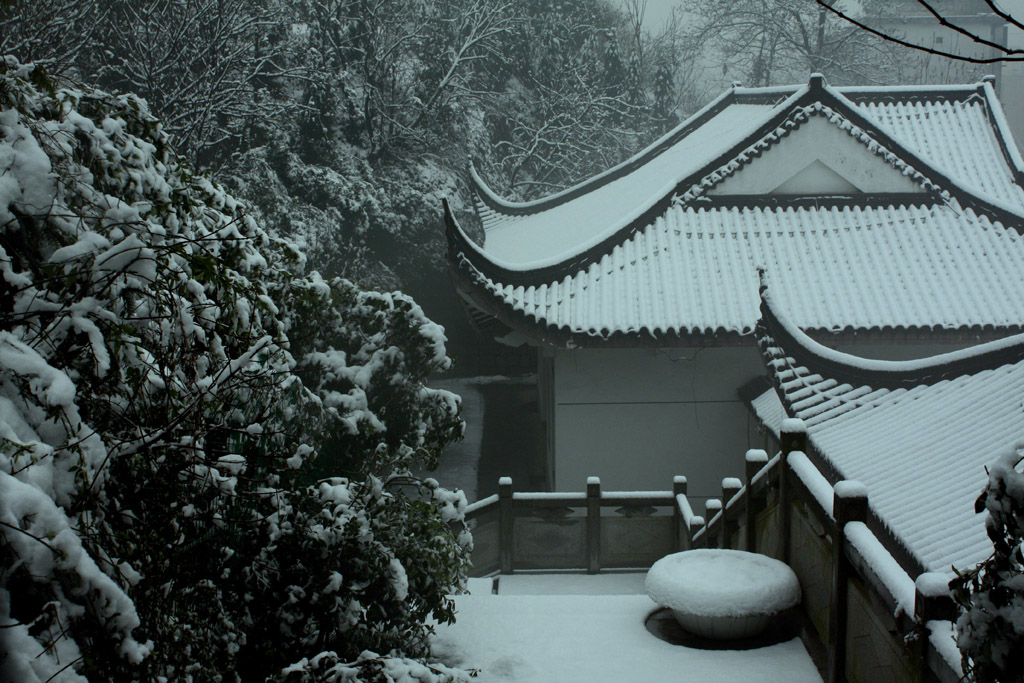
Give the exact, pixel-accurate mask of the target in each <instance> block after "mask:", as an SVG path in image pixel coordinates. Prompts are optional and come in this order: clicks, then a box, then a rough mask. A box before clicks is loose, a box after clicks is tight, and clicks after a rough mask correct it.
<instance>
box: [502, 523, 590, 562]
mask: <svg viewBox="0 0 1024 683" xmlns="http://www.w3.org/2000/svg"><path fill="white" fill-rule="evenodd" d="M512 538H513V542H512V566H513V568H514V569H583V568H586V566H587V543H586V542H587V520H586V518H585V517H562V518H559V519H542V518H539V517H527V516H521V517H520V516H517V517H516V518H515V520H514V522H513V528H512Z"/></svg>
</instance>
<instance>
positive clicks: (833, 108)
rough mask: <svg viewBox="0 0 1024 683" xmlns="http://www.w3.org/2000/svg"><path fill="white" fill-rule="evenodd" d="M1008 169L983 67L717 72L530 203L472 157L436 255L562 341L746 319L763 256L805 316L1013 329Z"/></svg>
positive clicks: (1016, 206)
mask: <svg viewBox="0 0 1024 683" xmlns="http://www.w3.org/2000/svg"><path fill="white" fill-rule="evenodd" d="M1022 169H1024V161H1022V160H1021V157H1020V155H1019V154H1018V152H1017V150H1016V147H1015V145H1014V144H1013V141H1012V139H1011V138H1010V135H1009V133H1008V128H1007V125H1006V123H1005V119H1004V118H1003V114H1002V110H1001V108H1000V106H999V103H998V102H997V100H996V98H995V93H994V91H993V89H992V87H991V84H989V83H987V82H986V83H980V84H977V85H971V86H948V87H946V86H944V87H902V88H832V87H830V86H828V85H826V84H825V82H824V80H823V79H822V78H820V77H818V76H814V77H812V78H811V80H810V82H809V83H808V84H807V85H805V86H792V87H783V88H756V89H748V88H733V89H732V90H730V91H728V92H726V93H725V94H723V95H722V96H721V97H719V98H718V99H717V100H715V101H714V102H712V103H711V104H710V105H708V106H707V107H705V108H704V109H703V110H702V111H700V112H698V113H697V114H695V115H694V116H693V117H691V118H690V119H689V120H687V121H685V122H683V123H682V124H680V126H678V127H677V128H676V129H675V130H673V131H671V132H670V133H668V134H667V135H665V136H664V137H663V138H661V139H660V140H658V141H657V142H655V143H654V144H653V145H651V146H650V147H649V148H647V149H646V150H644V151H642V152H640V153H639V154H637V155H636V156H634V157H633V158H632V159H629V160H627V161H626V162H624V163H623V164H620V165H619V166H617V167H615V168H613V169H610V170H609V171H607V172H605V173H603V174H601V175H598V176H596V177H594V178H592V179H590V180H588V181H586V182H584V183H582V184H580V185H578V186H576V187H573V188H570V189H568V190H565V191H563V192H560V193H558V194H556V195H553V196H551V197H548V198H545V199H542V200H538V201H533V202H526V203H511V202H506V201H504V200H502V199H500V198H499V197H497V196H496V195H495V194H494V193H493V192H492V191H491V190H490V189H489V188H487V186H486V185H485V184H484V183H483V181H482V180H481V179H480V177H479V175H477V174H476V172H475V171H474V172H473V179H474V185H475V187H474V191H475V196H476V208H477V212H478V214H479V216H480V218H481V220H482V223H483V227H484V233H485V238H484V243H483V246H479V245H477V244H475V243H474V242H473V241H472V240H471V239H469V237H468V236H467V235H466V233H465V232H464V231H463V230H462V228H461V227H460V226H459V225H458V222H457V221H456V219H455V217H454V216H453V215H452V214H451V212H450V211H448V210H447V209H446V220H447V224H448V240H449V263H450V267H451V270H452V273H453V275H454V276H455V279H456V283H457V286H458V288H459V290H460V292H461V293H462V295H463V297H464V298H465V299H467V300H468V301H469V302H470V308H471V310H472V312H473V314H474V317H475V319H476V320H477V322H479V323H485V324H486V323H487V322H492V323H494V322H495V321H497V323H500V324H495V328H494V331H495V333H496V334H497V333H498V332H500V331H501V330H504V331H506V332H507V331H508V329H509V328H511V329H513V330H518V331H520V332H522V333H524V335H525V336H526V337H527V338H532V339H534V340H535V341H545V342H553V343H560V344H562V343H575V344H587V343H607V342H609V341H615V340H620V341H623V342H624V343H630V340H633V341H636V340H640V339H654V340H664V341H671V340H673V339H680V338H692V337H694V336H698V337H701V338H703V339H705V340H706V339H708V338H709V337H711V338H719V339H723V338H726V337H737V338H738V337H740V336H743V335H749V334H750V333H751V331H752V330H753V326H754V324H755V322H756V321H757V319H758V305H759V300H758V293H757V292H758V287H757V270H758V269H759V268H761V269H764V270H766V271H768V272H769V273H771V274H772V277H773V282H774V283H775V285H774V286H775V287H776V288H777V290H779V291H780V295H781V294H782V293H784V294H785V296H786V301H787V306H788V309H787V310H789V311H790V314H791V316H792V318H793V319H794V321H795V323H796V324H797V325H799V326H800V327H802V328H804V329H809V330H812V331H815V332H826V333H828V332H836V331H839V330H893V329H896V330H911V331H913V330H918V331H931V332H934V331H936V330H943V331H959V332H961V333H962V332H965V331H992V330H1000V331H1007V330H1009V331H1016V330H1018V329H1020V325H1021V321H1024V240H1022V236H1021V232H1022V231H1024V189H1022V183H1021V179H1022V177H1024V170H1022ZM809 283H813V285H811V284H809Z"/></svg>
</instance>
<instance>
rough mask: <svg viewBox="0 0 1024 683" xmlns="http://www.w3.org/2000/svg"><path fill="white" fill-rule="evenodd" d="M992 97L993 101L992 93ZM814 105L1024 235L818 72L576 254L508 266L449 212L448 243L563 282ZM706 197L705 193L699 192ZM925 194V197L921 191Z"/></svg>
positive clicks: (486, 264)
mask: <svg viewBox="0 0 1024 683" xmlns="http://www.w3.org/2000/svg"><path fill="white" fill-rule="evenodd" d="M982 85H984V86H986V87H987V89H988V90H991V86H990V85H989V84H987V83H985V84H982ZM734 92H735V90H729V91H727V92H726V93H725V95H730V94H733V93H734ZM986 92H987V91H986ZM991 95H992V97H993V98H994V91H993V92H992V93H991ZM723 97H724V96H723ZM723 97H720V98H719V99H718V100H716V102H719V101H722V100H723ZM814 103H821V104H823V105H825V106H827V107H830V108H832V109H834V110H836V111H837V113H840V114H841V115H842V116H843V117H844V118H846V119H847V120H848V121H850V122H851V123H852V124H853V125H855V126H857V127H858V128H859V129H860V131H861V132H862V133H863V134H864V136H866V137H867V138H868V139H870V140H871V141H874V142H876V143H881V145H882V147H884V148H885V149H886V150H889V151H890V153H891V154H892V155H894V156H895V157H896V158H897V159H899V160H900V161H901V162H903V163H904V164H905V166H906V167H908V168H909V169H911V170H912V171H913V172H914V173H916V174H917V175H919V176H920V177H921V178H923V179H924V180H925V181H926V183H925V184H926V185H930V186H931V187H932V189H937V190H940V191H941V192H940V194H941V196H942V198H943V199H944V200H949V199H951V198H955V199H956V200H957V201H958V202H959V203H960V204H961V205H962V206H968V207H970V208H972V209H974V210H976V211H978V212H980V213H982V214H984V215H987V216H989V217H990V218H993V219H994V220H996V221H998V222H999V223H1001V224H1003V225H1004V226H1006V227H1009V228H1011V229H1014V230H1016V231H1017V232H1018V233H1021V234H1024V212H1021V210H1020V209H1018V208H1016V207H1013V206H1010V205H1009V204H1007V203H1005V202H1002V201H1001V200H999V199H997V198H995V197H989V196H987V195H985V194H984V193H982V192H981V191H979V190H977V189H975V188H972V187H967V186H965V185H964V184H963V183H960V182H958V181H956V180H954V179H952V178H951V177H949V176H948V175H946V174H945V173H943V172H941V171H939V170H938V169H936V168H935V167H934V165H933V164H931V163H930V162H927V161H925V160H924V159H923V158H921V157H920V156H919V155H917V154H915V153H914V152H911V151H910V150H909V149H907V148H906V147H904V146H903V145H902V144H901V143H900V142H898V141H897V140H896V139H894V138H893V137H892V136H891V135H890V134H889V133H888V132H886V131H885V130H884V128H881V127H880V126H879V125H878V123H877V122H875V121H873V120H871V119H868V118H867V117H865V116H864V115H863V114H861V113H860V112H859V111H857V110H856V107H855V105H854V104H853V102H851V101H850V100H849V99H848V98H847V97H845V96H844V95H843V94H842V92H840V91H839V90H837V89H835V88H832V87H830V86H828V85H826V84H825V82H824V78H823V77H821V76H820V75H817V74H816V75H813V76H812V77H811V80H810V81H809V83H808V85H807V86H804V87H803V88H801V89H800V90H798V91H796V92H794V95H793V96H792V97H790V98H789V101H788V102H787V106H785V107H784V108H781V109H780V110H779V112H778V113H777V114H776V115H774V116H772V117H771V118H770V119H769V120H768V122H767V123H765V124H762V125H761V126H758V127H757V129H755V130H754V131H752V132H751V133H750V134H748V135H747V136H746V137H744V138H743V139H742V140H741V141H740V142H739V143H737V144H735V145H733V146H732V147H730V148H729V149H727V150H725V151H724V152H723V153H722V154H720V155H718V156H717V157H716V158H715V159H713V160H712V161H710V162H708V163H706V164H704V165H703V166H702V167H701V168H699V169H697V170H696V171H694V172H693V173H691V174H690V175H688V176H687V177H686V178H684V179H683V180H681V181H680V182H678V183H676V184H675V185H674V186H672V187H671V189H669V190H667V191H666V192H664V193H663V194H661V195H660V199H655V200H654V201H653V202H651V203H649V204H648V205H647V206H641V207H639V208H638V209H637V210H636V211H634V212H633V213H632V214H631V215H630V217H629V220H627V221H626V222H625V223H624V224H621V225H616V226H614V228H613V229H611V230H608V231H606V232H604V233H602V234H600V235H597V236H596V237H595V238H594V239H592V240H590V241H589V242H587V243H585V244H583V245H581V247H580V249H579V250H577V251H574V252H571V253H568V254H562V255H554V256H553V257H552V258H550V259H545V260H543V261H534V262H530V263H525V264H519V263H515V264H513V263H509V262H506V261H503V260H501V259H499V258H496V257H495V256H494V255H492V254H490V253H489V252H488V251H487V250H486V249H485V248H483V247H480V246H478V245H476V244H475V243H473V242H472V240H470V239H469V237H468V236H467V235H465V233H464V232H463V231H462V229H461V227H459V226H458V224H457V221H455V218H454V216H453V215H451V214H450V212H447V213H446V223H447V226H448V232H449V244H450V245H452V244H456V243H458V244H468V245H470V247H469V249H468V250H466V251H465V253H466V255H467V257H468V258H469V259H470V260H471V261H472V263H473V265H474V267H476V268H477V269H478V270H479V271H480V272H481V273H483V274H484V275H485V276H487V277H488V278H489V279H491V280H492V281H495V282H501V283H505V284H524V285H526V284H542V283H546V282H553V281H557V280H561V279H563V278H565V277H568V276H571V275H572V274H574V273H576V272H578V271H579V270H581V269H583V268H585V267H587V266H589V265H590V264H591V263H593V262H595V261H596V260H598V259H599V258H600V257H601V255H603V254H604V253H605V252H607V251H608V250H609V249H611V248H612V247H614V246H615V245H618V244H620V243H622V242H624V241H625V240H627V239H629V238H630V237H631V236H632V235H633V234H635V233H636V232H637V231H639V230H641V229H643V228H644V227H646V226H647V225H648V224H650V223H652V222H653V221H654V220H655V219H656V218H657V217H658V216H660V215H661V214H662V213H664V212H665V211H666V210H667V209H668V208H669V207H670V206H671V204H672V202H673V201H680V200H678V199H676V198H677V197H679V196H681V197H682V199H681V203H682V204H683V205H687V204H690V203H692V202H693V201H694V200H695V199H697V196H700V195H697V196H691V193H690V190H691V188H694V187H699V186H704V185H707V186H708V187H710V186H713V185H715V184H717V183H718V182H721V181H722V180H724V179H725V178H726V177H728V176H729V175H732V173H734V172H735V171H736V170H738V168H739V167H740V165H741V164H739V163H738V162H736V161H735V160H736V159H737V158H738V157H740V156H741V155H743V154H744V152H745V150H748V149H750V148H751V147H752V146H753V145H756V144H757V142H759V141H761V140H763V139H764V138H765V137H766V136H768V135H770V134H771V132H772V131H775V130H777V129H778V128H780V126H782V125H784V124H785V123H786V122H787V121H788V120H789V119H790V118H791V117H793V116H794V115H795V114H796V113H797V111H798V110H800V109H802V108H804V107H806V106H810V105H813V104H814ZM989 111H990V112H995V111H998V110H996V109H993V108H992V107H991V106H990V107H989ZM1004 123H1005V119H1004ZM677 130H678V129H677ZM787 134H788V133H787ZM1000 135H1002V133H1000ZM1011 142H1012V140H1011ZM865 144H867V143H865ZM883 152H884V150H883ZM1016 159H1020V155H1019V154H1017V155H1016ZM1014 163H1016V162H1014ZM1021 163H1022V164H1024V161H1021ZM731 166H735V168H732V169H731V170H726V169H729V168H730V167H731ZM720 171H726V173H725V175H723V174H722V173H720ZM712 176H717V179H716V180H714V181H713V182H711V184H710V185H709V184H708V183H709V180H708V179H709V178H710V177H712ZM606 182H607V181H606ZM577 187H583V186H582V185H581V186H577ZM591 189H594V188H591ZM705 189H707V188H705ZM488 191H489V190H488ZM702 194H703V190H702V191H701V195H702ZM922 194H926V193H925V192H922ZM563 201H566V200H563Z"/></svg>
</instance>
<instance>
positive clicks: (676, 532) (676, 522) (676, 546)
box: [672, 476, 690, 552]
mask: <svg viewBox="0 0 1024 683" xmlns="http://www.w3.org/2000/svg"><path fill="white" fill-rule="evenodd" d="M685 495H686V477H682V476H676V477H673V478H672V500H673V501H674V505H673V506H672V551H673V552H679V551H680V550H686V549H688V548H689V545H690V543H689V531H687V543H686V545H687V548H683V539H682V536H683V511H682V508H681V507H680V505H681V502H680V500H679V496H685Z"/></svg>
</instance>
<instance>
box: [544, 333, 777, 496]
mask: <svg viewBox="0 0 1024 683" xmlns="http://www.w3.org/2000/svg"><path fill="white" fill-rule="evenodd" d="M763 374H764V369H763V366H762V364H761V360H760V357H759V355H758V353H757V349H756V348H755V347H754V346H753V345H751V346H743V347H716V348H706V349H693V348H684V349H679V348H674V349H655V348H639V349H575V350H564V349H560V350H558V351H557V352H556V354H555V359H554V377H553V380H554V411H555V415H554V429H555V438H554V451H555V458H554V466H555V488H556V489H557V490H560V491H580V490H583V487H584V484H585V482H586V478H587V477H588V476H598V477H601V483H602V487H603V488H604V489H605V490H612V489H617V490H666V489H670V488H671V486H672V477H673V476H675V475H678V474H682V475H685V476H686V477H687V478H688V480H689V490H690V493H691V494H692V495H694V496H695V497H698V498H700V497H718V496H719V495H720V493H721V482H722V478H723V477H727V476H735V477H742V476H743V454H744V452H745V451H746V449H747V448H750V447H756V448H760V447H763V445H764V444H763V441H762V440H761V439H760V437H759V435H758V434H757V433H756V431H755V429H754V428H755V420H754V419H753V418H752V417H751V416H750V414H749V410H748V409H747V407H746V406H745V405H744V404H743V402H742V401H741V400H740V398H739V396H738V395H737V393H736V391H737V389H738V388H739V387H740V386H742V385H743V384H745V383H746V382H747V381H749V380H751V379H753V378H755V377H757V376H760V375H763Z"/></svg>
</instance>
